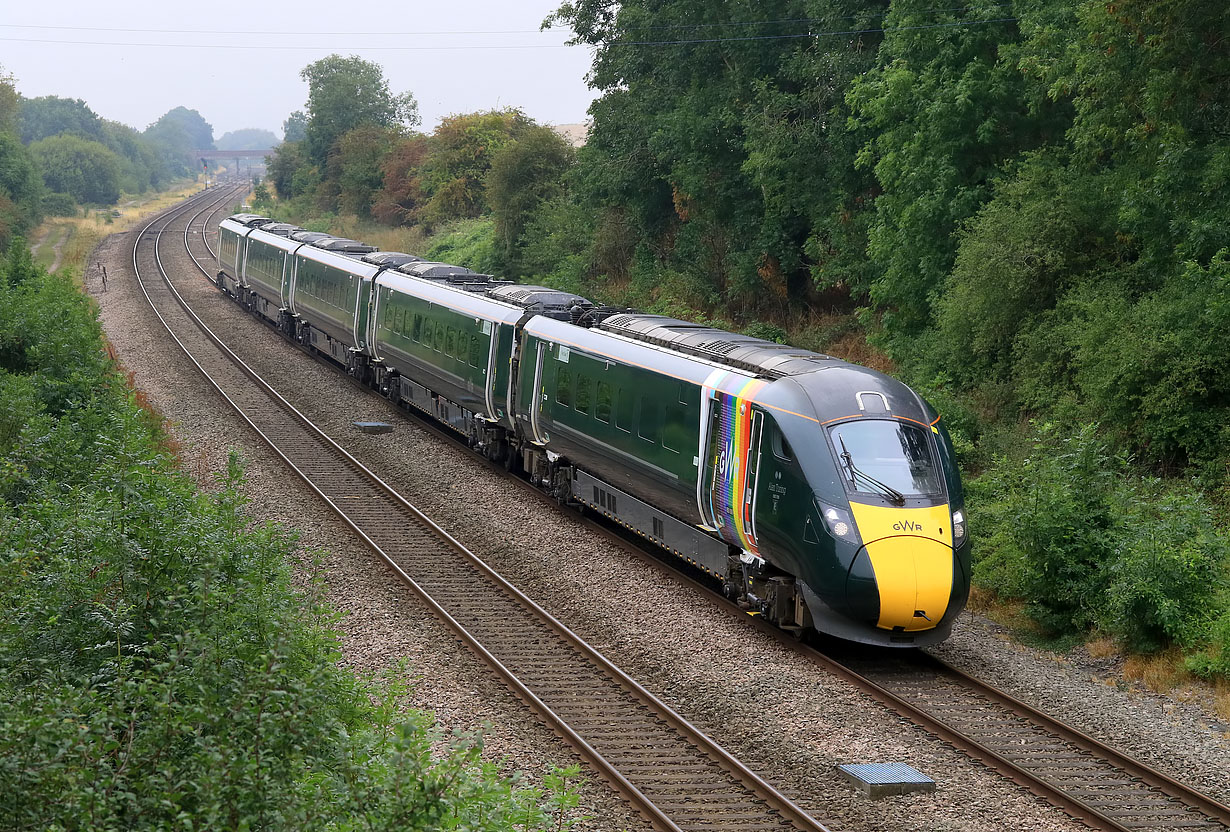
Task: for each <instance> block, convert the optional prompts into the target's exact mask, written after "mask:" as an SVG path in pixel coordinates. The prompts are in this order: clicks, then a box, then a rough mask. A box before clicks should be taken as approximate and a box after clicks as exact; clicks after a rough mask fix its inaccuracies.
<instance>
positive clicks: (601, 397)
mask: <svg viewBox="0 0 1230 832" xmlns="http://www.w3.org/2000/svg"><path fill="white" fill-rule="evenodd" d="M594 418H595V419H597V420H598V421H599V422H607V423H608V424H609V423H610V421H611V385H609V384H607V383H606V382H605V381H600V382H598V395H597V397H596V401H595V402H594Z"/></svg>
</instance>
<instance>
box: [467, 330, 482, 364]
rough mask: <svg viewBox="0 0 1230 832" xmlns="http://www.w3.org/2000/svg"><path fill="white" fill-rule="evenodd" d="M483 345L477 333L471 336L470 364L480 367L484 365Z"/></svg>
mask: <svg viewBox="0 0 1230 832" xmlns="http://www.w3.org/2000/svg"><path fill="white" fill-rule="evenodd" d="M482 360H483V347H482V344H480V343H479V341H478V336H477V335H471V336H470V366H471V367H473V368H475V369H478V368H479V367H481V366H483V365H482V363H481V362H482Z"/></svg>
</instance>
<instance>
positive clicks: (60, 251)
mask: <svg viewBox="0 0 1230 832" xmlns="http://www.w3.org/2000/svg"><path fill="white" fill-rule="evenodd" d="M60 229H62V230H63V231H64V232H65V233H64V236H62V237H61V238H60V239H59V240H57V241H56V244H55V246H54V247H53V248H52V251H54V252H55V258H54V259H53V260H52V261H51V265H50V266H48V267H47V271H49V272H54V271H55V270H56V269H58V268H60V263H61V261H63V260H64V246H65V245H67V244H68V241H69V240H71V239H72V238H73V227H72V226H71V225H69V226H60Z"/></svg>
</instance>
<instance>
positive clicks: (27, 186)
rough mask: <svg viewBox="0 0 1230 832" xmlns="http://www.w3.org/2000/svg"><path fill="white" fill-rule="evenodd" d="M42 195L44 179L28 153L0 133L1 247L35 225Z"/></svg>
mask: <svg viewBox="0 0 1230 832" xmlns="http://www.w3.org/2000/svg"><path fill="white" fill-rule="evenodd" d="M3 88H4V87H3V84H0V92H3ZM42 195H43V178H42V176H41V175H40V174H39V168H38V165H37V164H36V163H35V161H34V158H33V157H32V156H31V154H30V151H29V149H27V148H26V147H25V146H23V145H22V143H21V141H20V140H19V139H18V138H17V135H16V134H15V133H6V132H0V247H2V246H6V245H8V243H9V240H11V239H13V238H14V237H16V236H20V235H23V234H26V233H27V232H28V231H29V230H30V229H31V228H33V227H34V226H35V225H37V224H38V222H39V219H40V218H41V216H40V211H39V201H40V200H41V198H42Z"/></svg>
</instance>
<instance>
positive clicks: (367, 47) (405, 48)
mask: <svg viewBox="0 0 1230 832" xmlns="http://www.w3.org/2000/svg"><path fill="white" fill-rule="evenodd" d="M1019 19H1020V18H1017V17H997V18H991V19H987V20H962V21H954V22H951V23H929V24H922V25H918V26H895V27H883V28H863V29H839V30H838V29H835V30H827V31H816V32H799V33H791V34H778V35H744V36H737V37H714V38H689V39H679V40H622V39H616V40H608V41H599V42H598V43H594V44H588V43H525V44H451V45H442V46H419V45H408V44H398V45H393V46H380V45H373V44H363V45H361V46H338V45H336V44H330V45H327V46H325V45H320V46H313V45H300V44H268V43H261V44H256V43H246V44H245V43H230V44H227V43H217V44H210V43H132V42H123V41H88V40H62V39H58V38H11V37H0V41H3V42H8V43H43V44H60V45H67V46H128V47H149V46H152V47H164V48H165V47H169V48H174V49H261V50H274V49H276V50H317V51H318V50H327V51H334V52H338V51H341V52H368V51H382V52H389V51H393V52H416V51H451V50H459V49H460V50H485V49H568V48H571V47H576V46H683V45H688V44H708V43H738V42H746V41H768V40H799V39H805V38H820V37H833V36H838V37H840V36H849V35H865V34H889V33H892V32H913V31H922V30H927V29H950V28H958V27H967V26H983V25H987V24H991V23H1012V22H1016V21H1018V20H1019Z"/></svg>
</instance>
